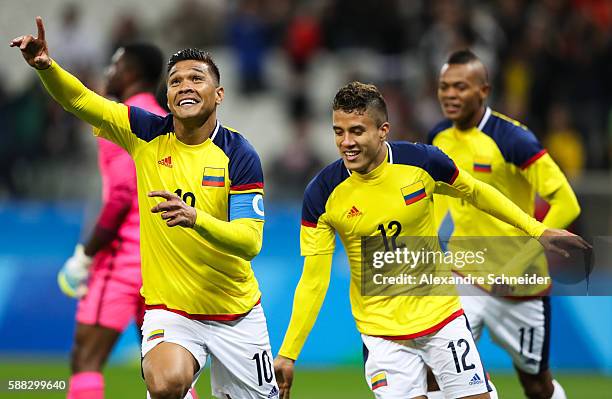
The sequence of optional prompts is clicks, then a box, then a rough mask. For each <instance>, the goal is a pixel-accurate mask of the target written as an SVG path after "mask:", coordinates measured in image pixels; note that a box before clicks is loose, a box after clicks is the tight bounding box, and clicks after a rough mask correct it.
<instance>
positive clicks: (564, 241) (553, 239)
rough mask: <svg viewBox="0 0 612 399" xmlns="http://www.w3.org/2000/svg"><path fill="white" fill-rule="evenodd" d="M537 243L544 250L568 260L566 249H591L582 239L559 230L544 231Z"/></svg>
mask: <svg viewBox="0 0 612 399" xmlns="http://www.w3.org/2000/svg"><path fill="white" fill-rule="evenodd" d="M538 241H540V244H542V246H543V247H544V249H545V250H547V251H552V252H554V253H556V254H559V255H561V256H563V257H564V258H569V256H570V254H569V252H567V249H580V250H583V251H587V250H590V249H592V248H593V247H592V246H591V244H589V243H588V242H586V241H585V240H584V238H582V237H580V236H578V235H576V234H572V233H570V232H569V231H567V230H561V229H546V230H544V233H543V234H542V235H541V236H540V238H539V239H538Z"/></svg>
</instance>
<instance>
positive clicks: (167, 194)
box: [148, 190, 178, 200]
mask: <svg viewBox="0 0 612 399" xmlns="http://www.w3.org/2000/svg"><path fill="white" fill-rule="evenodd" d="M148 195H149V197H161V198H164V199H167V200H171V199H174V198H178V195H176V194H174V193H171V192H169V191H165V190H160V191H151V192H150V193H149V194H148Z"/></svg>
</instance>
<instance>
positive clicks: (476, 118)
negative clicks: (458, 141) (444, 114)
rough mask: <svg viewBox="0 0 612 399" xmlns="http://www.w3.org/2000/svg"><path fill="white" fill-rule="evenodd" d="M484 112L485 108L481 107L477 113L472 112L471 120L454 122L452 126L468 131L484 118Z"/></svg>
mask: <svg viewBox="0 0 612 399" xmlns="http://www.w3.org/2000/svg"><path fill="white" fill-rule="evenodd" d="M486 112H487V107H486V106H484V105H483V106H482V107H480V109H479V110H478V111H477V112H474V115H472V117H471V118H469V119H467V120H465V121H455V122H454V123H453V125H454V126H455V128H457V129H459V130H470V129H472V128H474V127H476V126H478V124H479V123H480V121H481V120H482V118H484V115H485V113H486Z"/></svg>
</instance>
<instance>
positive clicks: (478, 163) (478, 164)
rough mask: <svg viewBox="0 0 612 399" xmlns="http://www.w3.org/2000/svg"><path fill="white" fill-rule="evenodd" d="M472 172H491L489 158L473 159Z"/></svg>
mask: <svg viewBox="0 0 612 399" xmlns="http://www.w3.org/2000/svg"><path fill="white" fill-rule="evenodd" d="M474 172H481V173H491V159H490V158H482V157H481V158H476V159H474Z"/></svg>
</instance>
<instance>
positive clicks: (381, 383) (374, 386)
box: [372, 378, 387, 391]
mask: <svg viewBox="0 0 612 399" xmlns="http://www.w3.org/2000/svg"><path fill="white" fill-rule="evenodd" d="M386 386H387V378H383V379H382V380H378V381H376V382H374V383H372V391H373V390H375V389H377V388H380V387H386Z"/></svg>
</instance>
